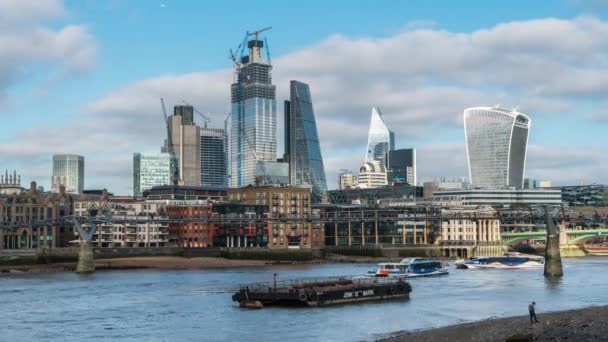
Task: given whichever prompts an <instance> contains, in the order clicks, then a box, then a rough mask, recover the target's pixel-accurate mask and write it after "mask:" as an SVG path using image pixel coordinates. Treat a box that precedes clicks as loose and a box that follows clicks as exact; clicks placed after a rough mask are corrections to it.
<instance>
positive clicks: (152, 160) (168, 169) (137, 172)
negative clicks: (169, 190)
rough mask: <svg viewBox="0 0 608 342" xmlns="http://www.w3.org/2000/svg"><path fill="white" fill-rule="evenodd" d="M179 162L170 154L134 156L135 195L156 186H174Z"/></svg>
mask: <svg viewBox="0 0 608 342" xmlns="http://www.w3.org/2000/svg"><path fill="white" fill-rule="evenodd" d="M176 167H177V161H176V159H175V156H173V155H171V154H170V153H145V154H142V153H134V154H133V195H134V196H141V194H142V193H143V192H144V191H146V190H149V189H152V188H153V187H155V186H161V185H172V184H173V182H174V179H173V177H174V176H175V168H176Z"/></svg>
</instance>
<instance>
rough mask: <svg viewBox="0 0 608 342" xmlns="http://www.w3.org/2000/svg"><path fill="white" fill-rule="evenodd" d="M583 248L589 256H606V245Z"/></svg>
mask: <svg viewBox="0 0 608 342" xmlns="http://www.w3.org/2000/svg"><path fill="white" fill-rule="evenodd" d="M584 248H585V251H587V253H589V255H602V256H607V255H608V245H585V246H584Z"/></svg>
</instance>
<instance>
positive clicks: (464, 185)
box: [422, 179, 471, 198]
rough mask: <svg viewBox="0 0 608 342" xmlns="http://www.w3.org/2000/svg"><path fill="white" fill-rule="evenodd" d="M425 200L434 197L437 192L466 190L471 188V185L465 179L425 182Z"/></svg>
mask: <svg viewBox="0 0 608 342" xmlns="http://www.w3.org/2000/svg"><path fill="white" fill-rule="evenodd" d="M422 186H423V189H424V190H423V192H424V196H423V197H425V198H430V197H433V194H434V193H435V191H440V190H466V189H470V188H471V184H469V183H468V182H466V181H465V180H464V179H452V180H447V179H441V180H434V181H431V182H424V183H423V184H422Z"/></svg>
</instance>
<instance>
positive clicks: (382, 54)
mask: <svg viewBox="0 0 608 342" xmlns="http://www.w3.org/2000/svg"><path fill="white" fill-rule="evenodd" d="M74 36H75V37H76V38H73V39H67V38H66V39H65V40H66V41H67V42H72V43H70V44H67V43H66V44H56V45H53V46H68V47H71V48H65V49H59V51H60V52H58V53H56V54H55V55H57V56H62V53H61V51H70V50H71V49H76V47H77V46H79V44H78V42H82V41H83V40H84V41H86V39H83V36H82V35H81V36H79V35H74ZM0 37H1V35H0ZM0 39H1V38H0ZM277 43H280V42H276V43H275V44H277ZM26 45H27V44H26ZM85 45H86V44H85ZM0 46H1V45H0ZM0 49H1V48H0ZM30 49H32V47H30ZM218 49H219V48H218ZM24 50H27V49H25V48H24ZM1 51H2V50H0V54H1ZM78 51H82V50H78ZM85 51H86V50H85ZM55 55H52V56H55ZM84 55H86V53H84ZM607 56H608V23H607V22H605V21H602V20H600V19H598V18H595V17H577V18H574V19H570V20H563V19H554V18H547V19H537V20H529V21H519V22H508V23H503V24H499V25H496V26H494V27H491V28H485V29H480V30H477V31H475V32H471V33H462V32H450V31H446V30H443V29H440V28H436V27H434V26H429V25H412V26H409V27H407V29H406V30H404V31H403V32H400V33H398V34H395V35H392V36H388V37H384V38H352V37H346V36H344V35H340V34H336V35H333V36H330V37H328V38H327V39H325V40H323V41H321V42H319V43H317V44H314V45H311V46H308V47H304V48H301V49H298V50H295V51H292V52H290V53H288V54H285V55H283V56H279V57H276V58H274V70H273V79H274V84H276V85H277V107H278V108H279V110H278V117H279V129H280V127H282V125H281V123H282V100H283V99H286V98H287V97H288V87H289V80H292V79H297V80H300V81H303V82H306V83H309V84H310V86H311V92H312V96H313V101H314V105H315V110H316V116H317V122H318V126H319V132H320V138H321V142H322V147H323V155H324V159H325V164H326V170H327V173H328V175H327V177H328V183H329V184H334V183H335V182H334V180H335V173H336V172H337V170H338V169H340V168H343V167H347V168H351V169H357V168H358V166H359V165H360V163H361V162H362V161H363V160H362V159H363V155H364V154H363V151H364V148H365V144H366V142H367V141H366V139H367V137H366V134H367V129H368V124H369V115H370V109H371V107H372V106H374V105H378V106H380V107H381V108H382V111H383V112H384V116H385V119H386V121H387V122H388V123H389V126H391V128H392V129H393V130H394V131H395V133H396V135H397V139H398V141H400V142H404V141H405V142H407V144H408V145H409V146H407V147H412V146H413V147H417V148H418V151H419V152H418V158H419V168H420V169H419V175H420V178H421V179H429V178H434V177H442V176H456V177H460V176H466V174H467V169H466V154H465V152H464V138H463V137H462V135H461V134H460V132H461V127H462V122H461V120H462V111H463V109H464V108H466V107H469V106H478V105H492V104H496V103H501V104H502V105H503V106H511V107H515V106H520V110H521V111H523V112H526V113H529V114H530V115H531V116H532V118H533V119H534V118H536V117H538V116H542V115H547V116H548V115H551V116H552V118H559V117H560V115H571V114H572V113H573V112H574V113H576V112H579V111H581V110H582V109H581V105H584V104H585V103H587V102H589V101H594V100H596V99H597V97H598V95H600V96H601V94H605V93H606V92H608V76H606V75H608V57H607ZM46 58H47V59H48V57H46ZM57 58H58V59H60V57H57ZM81 60H87V58H76V60H73V61H71V62H70V63H69V64H70V65H72V66H78V65H81V64H80V63H79V61H81ZM68 61H70V60H69V59H68ZM76 69H78V68H76ZM85 69H86V67H85ZM0 82H1V81H0ZM231 82H232V75H231V70H230V69H229V68H228V67H227V68H225V69H222V70H216V71H209V72H192V73H187V74H181V75H161V76H159V77H154V78H150V79H146V80H142V81H138V82H135V83H132V84H127V85H124V86H122V87H121V88H120V89H117V90H116V91H113V92H111V93H109V94H106V95H105V96H102V97H100V98H99V99H97V100H96V101H94V102H92V103H90V104H88V105H87V106H86V107H85V109H84V110H85V112H86V113H87V114H88V115H86V116H85V119H83V120H85V121H84V122H89V123H90V122H95V123H100V125H99V126H97V134H96V136H94V137H89V138H88V140H89V142H88V143H87V145H85V146H84V147H83V150H85V149H86V151H88V149H89V148H90V149H91V151H99V153H100V155H94V156H93V158H99V159H102V160H107V161H110V160H121V163H123V162H125V160H129V158H122V159H121V158H118V159H115V158H116V157H115V155H112V154H115V153H120V154H122V155H128V156H130V154H131V153H132V152H134V151H138V150H139V149H145V148H147V149H157V148H158V146H159V145H160V144H161V141H162V139H163V136H164V130H163V122H162V118H161V110H160V103H159V98H160V97H164V98H165V100H166V101H167V104H168V108H169V110H170V108H171V105H172V104H176V103H179V102H181V99H185V100H187V101H188V102H191V103H193V104H194V105H195V106H196V107H197V108H198V109H199V110H200V111H202V112H211V113H213V115H212V125H213V126H216V127H222V126H223V119H224V114H225V113H226V112H228V111H229V110H230V104H229V101H230V83H231ZM0 89H1V88H0ZM598 113H601V111H599V110H597V111H595V112H594V115H593V119H595V120H597V119H599V118H601V117H598V116H601V115H600V114H598ZM82 124H85V123H82ZM542 129H543V128H542V127H540V126H538V125H535V126H534V128H533V133H532V134H534V130H542ZM74 134H76V133H74ZM443 137H445V138H443ZM32 139H34V138H32ZM38 141H40V139H39V140H38ZM108 141H112V142H113V143H115V144H116V145H117V146H121V148H122V150H119V149H117V148H112V147H109V145H110V144H109V143H108ZM278 141H279V144H282V134H281V133H279V137H278ZM566 143H567V142H563V144H566ZM57 144H58V145H53V144H52V143H51V144H46V146H45V148H44V149H43V150H44V151H46V150H48V151H51V150H59V149H60V148H59V147H62V145H61V144H60V143H57ZM398 147H401V146H398ZM403 147H406V146H403ZM0 148H1V146H0ZM106 148H107V149H109V150H111V151H112V152H111V153H109V152H107V151H106V152H105V153H104V152H103V150H104V149H106ZM588 149H589V150H597V147H594V146H588ZM31 150H32V153H34V154H36V149H35V148H34V147H33V146H32V147H31ZM561 151H563V148H562V146H560V144H559V143H558V144H552V145H547V146H545V147H544V149H543V150H541V149H539V148H538V147H531V149H530V154H529V158H528V161H529V162H528V172H527V174H529V175H534V176H535V177H539V178H549V176H551V177H555V178H554V179H555V180H556V181H563V182H567V181H572V179H570V178H576V177H574V176H573V175H574V174H575V173H576V172H578V171H580V170H573V169H572V167H571V164H562V163H558V162H557V161H560V160H563V154H561ZM535 160H538V162H535ZM587 161H588V162H589V164H587V165H588V166H585V167H586V168H587V169H594V168H596V169H601V168H600V164H601V163H603V161H604V160H603V157H601V155H599V154H593V155H592V156H589V158H588V159H587ZM544 165H555V166H550V167H547V166H544ZM119 169H120V170H123V171H124V170H127V169H128V168H127V167H125V165H121V166H120V167H119ZM566 169H567V170H568V171H569V172H568V174H567V175H560V174H559V171H560V170H566ZM575 171H576V172H575ZM99 174H100V175H101V176H103V175H104V174H108V177H106V179H108V181H109V180H112V179H113V181H112V185H113V186H115V187H117V189H111V190H114V191H118V192H126V191H125V189H127V188H128V184H129V183H130V182H131V180H130V173H127V172H126V171H125V172H124V175H122V176H118V175H114V174H111V175H109V173H107V172H106V171H103V172H100V173H99ZM604 174H605V173H604ZM604 174H600V173H594V174H590V175H589V176H590V177H595V178H593V179H594V180H597V181H602V180H603V181H605V180H608V179H606V176H605V175H604ZM543 175H547V177H543Z"/></svg>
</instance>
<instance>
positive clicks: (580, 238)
mask: <svg viewBox="0 0 608 342" xmlns="http://www.w3.org/2000/svg"><path fill="white" fill-rule="evenodd" d="M600 236H608V233H607V232H593V233H590V234H585V235H580V236H577V237H575V238H573V239H570V240H568V244H569V245H577V244H583V243H585V241H587V240H591V239H594V238H597V237H600Z"/></svg>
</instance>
